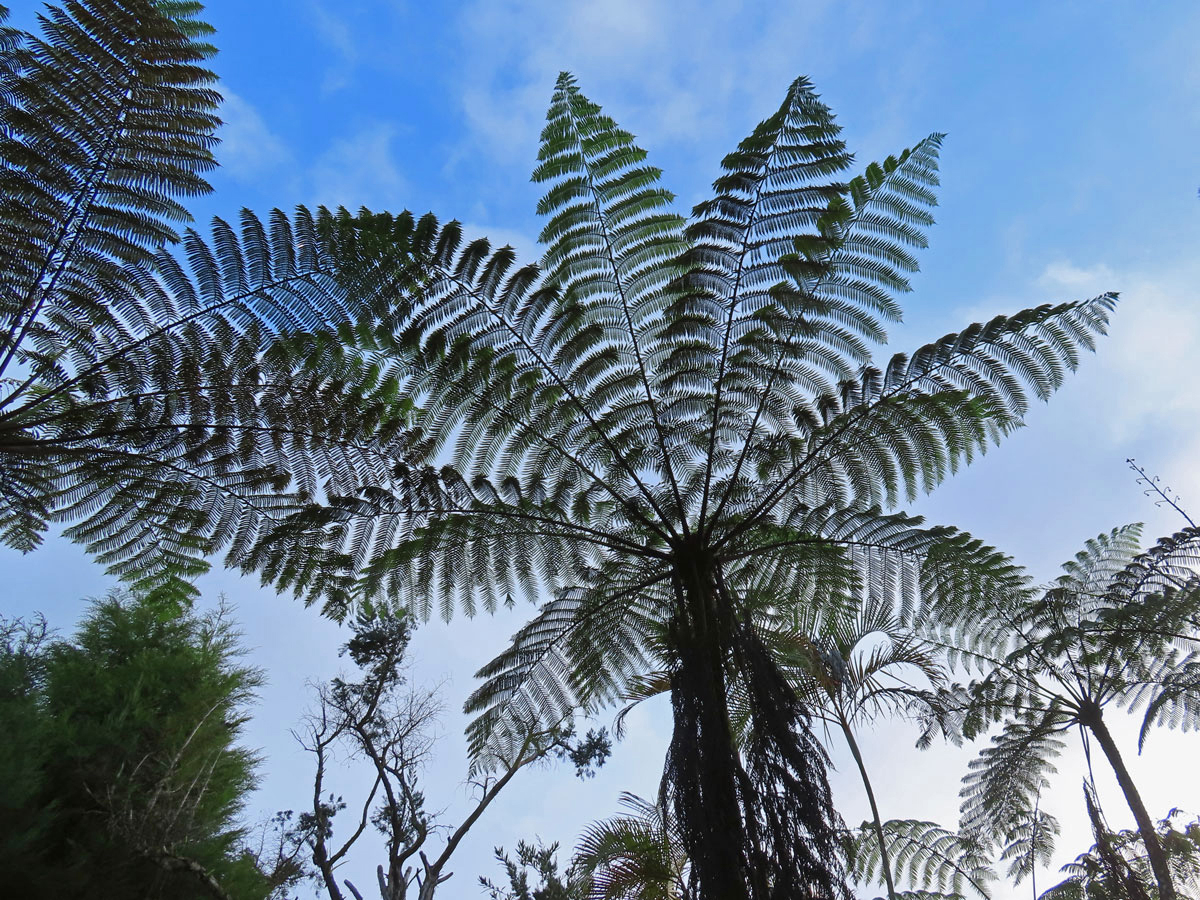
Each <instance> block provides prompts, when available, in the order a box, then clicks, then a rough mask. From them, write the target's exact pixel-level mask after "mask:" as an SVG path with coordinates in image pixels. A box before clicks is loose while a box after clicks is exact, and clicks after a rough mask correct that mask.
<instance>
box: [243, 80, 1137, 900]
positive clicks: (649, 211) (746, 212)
mask: <svg viewBox="0 0 1200 900" xmlns="http://www.w3.org/2000/svg"><path fill="white" fill-rule="evenodd" d="M940 146H941V136H940V135H932V136H930V137H928V138H925V139H924V140H921V141H919V142H917V143H916V144H915V145H914V146H913V147H911V148H910V149H908V150H905V151H903V152H901V153H899V154H897V155H896V156H893V157H889V158H887V159H885V160H883V161H882V162H879V163H872V164H870V165H868V166H866V167H865V169H863V170H861V172H860V174H857V175H854V174H852V170H853V165H854V161H853V158H852V156H851V154H850V153H849V151H848V150H847V148H846V146H845V144H844V142H843V141H842V138H841V136H840V131H839V128H838V125H837V123H836V122H835V120H834V117H833V115H832V113H831V112H830V110H829V109H828V108H827V107H826V106H825V105H824V104H823V103H822V102H821V100H820V98H819V97H818V96H817V94H816V92H815V91H814V90H813V87H812V85H811V84H810V83H809V82H808V81H807V80H806V79H803V78H801V79H798V80H797V81H796V82H795V83H793V84H792V85H791V86H790V87H789V88H788V90H787V92H786V95H785V97H784V99H783V102H782V104H781V105H780V107H779V109H778V111H776V112H775V113H773V114H772V115H771V116H770V117H769V118H767V119H766V120H765V121H763V122H762V123H761V124H760V125H759V126H758V127H757V128H755V129H754V131H753V133H752V134H751V135H750V136H749V137H748V138H747V139H746V140H745V141H743V142H742V143H741V144H740V145H739V147H738V148H737V149H736V150H735V151H734V152H733V153H731V154H730V155H729V156H727V157H726V158H725V160H724V161H723V163H722V168H721V174H720V176H719V177H718V179H717V180H716V182H715V186H714V187H715V192H714V196H713V198H712V199H711V200H708V201H706V202H704V203H701V204H700V205H698V206H697V207H696V208H695V210H693V213H692V216H691V217H690V219H685V218H684V217H683V216H681V215H679V214H678V213H677V212H676V211H675V209H674V206H673V202H672V201H673V196H672V194H671V193H670V192H668V191H667V190H666V189H665V188H664V187H663V186H662V185H661V182H660V172H659V170H658V169H657V168H655V167H653V166H651V165H650V164H649V163H648V162H647V155H646V153H645V151H643V150H642V149H641V148H639V147H638V146H637V145H636V143H635V142H634V138H633V136H632V135H631V134H630V133H629V132H627V131H625V130H623V129H621V128H620V127H619V126H618V125H617V124H616V123H615V122H614V121H613V120H612V119H611V118H609V117H608V116H606V115H605V114H604V113H603V112H602V111H601V109H600V108H599V107H598V106H597V105H596V104H594V103H592V102H591V101H590V100H588V99H587V98H586V97H584V96H583V94H582V93H581V92H580V91H579V88H578V87H577V85H576V84H575V82H574V80H573V79H572V78H571V77H570V76H567V75H564V76H562V77H561V78H560V80H559V82H558V86H557V88H556V90H555V92H554V96H553V99H552V101H551V107H550V111H549V115H548V121H547V125H546V128H545V131H544V132H543V135H542V145H541V150H540V152H539V157H538V165H537V168H536V169H535V171H534V176H533V177H534V181H535V182H537V183H539V184H541V185H544V187H545V194H544V196H543V198H542V200H541V202H540V203H539V205H538V211H539V213H541V214H542V215H544V216H545V221H546V225H545V228H544V229H543V231H542V233H541V236H540V238H541V242H542V244H543V245H544V247H545V252H544V255H543V256H542V259H541V262H540V263H539V264H537V265H533V264H526V265H520V264H519V263H518V262H517V260H516V257H515V254H514V252H513V251H512V249H511V248H508V247H504V248H501V249H498V250H493V249H492V247H491V246H490V245H489V244H488V242H487V241H486V240H474V241H464V240H463V239H462V236H461V231H460V229H459V227H458V226H457V224H454V223H450V224H448V225H445V226H444V227H442V229H441V231H440V234H439V235H438V238H437V240H436V241H430V242H429V250H428V252H426V251H418V255H419V257H420V259H421V261H422V271H423V281H422V283H421V284H420V286H419V289H418V290H406V291H401V292H398V293H397V294H396V295H395V307H396V310H397V318H396V321H395V322H394V323H390V326H389V328H387V329H376V333H375V334H374V335H373V336H372V338H371V342H370V344H369V345H367V344H363V345H361V346H360V353H361V355H362V357H363V358H364V359H366V360H372V361H373V362H376V363H377V364H378V365H380V366H386V365H391V366H392V367H393V368H392V370H393V371H394V372H395V374H396V378H397V380H398V382H399V384H400V386H401V390H402V391H403V392H404V393H406V394H407V395H408V396H409V397H411V399H412V401H413V403H414V405H415V411H414V417H413V427H414V429H416V430H417V432H418V433H419V435H420V437H421V439H422V440H423V442H424V443H423V445H422V446H423V448H424V449H426V450H428V452H429V453H430V454H431V456H430V457H429V460H428V465H427V466H425V467H420V466H406V467H404V468H402V469H397V470H396V474H397V475H398V476H400V478H399V479H398V480H397V482H396V483H395V484H393V485H391V486H390V488H389V486H387V485H379V486H377V487H376V488H374V489H372V490H371V491H369V492H360V493H357V494H353V495H345V496H341V497H333V498H331V502H328V503H324V504H314V505H313V506H312V507H310V508H309V509H308V510H306V511H304V512H302V513H300V514H297V515H295V516H293V517H291V518H290V519H289V520H288V521H287V522H286V523H284V525H282V526H281V527H280V528H278V529H277V530H276V531H275V532H274V533H272V534H270V535H268V536H267V538H266V540H264V541H263V542H261V543H260V544H259V546H258V548H257V550H256V552H255V556H254V557H253V559H251V560H250V561H249V562H250V564H252V565H255V566H258V567H260V568H261V569H262V570H263V571H265V572H266V573H267V575H268V577H271V578H273V579H274V580H275V581H276V583H278V584H280V585H282V586H288V587H291V588H293V589H294V590H296V591H297V592H299V593H301V594H305V595H308V596H313V597H324V598H328V597H334V598H336V599H344V600H353V599H354V598H356V597H374V596H378V595H386V596H390V597H391V598H393V599H394V600H395V602H397V603H399V604H401V605H403V606H405V607H407V608H410V609H412V610H414V611H415V612H416V613H418V614H421V615H429V614H430V613H431V612H432V611H433V610H434V609H438V610H440V612H441V614H442V615H443V616H446V617H449V616H451V615H452V614H453V612H454V610H455V609H456V608H460V609H461V610H462V611H463V612H465V613H467V614H471V613H474V612H475V611H476V610H477V609H478V608H479V607H482V608H484V609H487V610H491V609H493V608H495V607H496V606H497V605H498V604H502V603H504V604H508V603H512V602H515V598H516V597H517V596H522V597H526V598H528V599H531V600H537V601H539V602H545V605H544V606H543V607H542V609H541V611H540V612H539V613H538V614H537V615H536V616H535V617H534V618H533V619H532V620H531V621H530V622H529V623H528V625H526V626H525V627H524V628H522V629H521V631H520V632H518V634H517V635H516V636H515V637H514V639H513V642H512V646H511V647H510V649H508V650H506V651H505V652H504V653H502V654H501V655H500V656H499V657H497V658H496V659H495V660H494V661H493V662H492V663H490V664H488V665H487V666H486V667H484V669H483V670H482V671H481V672H480V674H481V676H482V677H483V679H484V683H483V685H482V687H481V688H480V689H479V690H478V691H477V692H476V694H475V695H474V696H473V697H472V698H471V700H470V701H469V703H468V709H469V711H471V712H474V713H476V714H477V718H476V719H475V721H474V723H473V724H472V725H471V726H470V729H469V737H470V742H471V745H472V748H473V751H474V753H475V754H476V756H477V758H478V759H479V760H480V761H481V763H483V764H486V762H487V760H489V759H491V758H503V757H504V756H505V748H506V747H509V748H511V745H512V744H513V742H514V741H517V740H519V739H520V735H522V734H525V733H528V731H529V729H530V728H531V727H536V726H537V724H538V723H543V724H544V723H553V722H557V721H561V720H562V718H563V717H564V716H565V715H569V714H571V713H572V712H574V711H577V710H587V711H594V710H596V709H598V708H599V707H601V706H604V705H606V704H609V703H612V702H614V701H617V700H618V699H620V698H622V697H624V696H626V695H628V694H630V692H631V691H632V690H633V689H634V688H635V687H636V686H637V684H638V680H639V679H641V678H644V677H647V676H649V675H650V674H651V673H655V672H660V673H666V677H667V681H668V683H669V688H670V692H671V705H672V710H673V715H674V734H673V738H672V741H671V745H670V750H669V755H668V759H667V766H666V772H665V776H664V778H665V785H664V787H665V794H666V796H667V797H668V799H669V802H670V803H671V804H672V811H673V816H674V821H675V823H676V827H677V829H678V832H679V835H680V839H681V842H682V845H683V848H684V850H685V852H686V854H687V856H688V858H689V859H690V860H691V865H690V868H689V872H688V878H689V885H690V887H689V889H690V890H692V891H693V892H694V893H695V895H696V896H703V897H721V898H723V900H737V898H750V897H753V898H755V900H765V898H768V897H770V898H793V897H805V898H813V897H844V896H846V893H847V889H846V887H845V884H844V872H845V866H844V861H843V859H842V857H841V855H840V853H839V852H838V850H837V848H838V847H840V843H839V842H838V840H837V835H838V829H839V827H840V826H839V823H838V821H837V818H836V816H835V814H834V813H833V811H832V808H831V805H830V803H829V798H828V788H827V786H826V778H825V765H826V763H825V758H824V754H823V751H822V749H821V747H820V745H819V743H818V742H817V741H816V740H815V738H814V737H813V734H812V732H811V730H810V727H809V714H808V711H807V710H806V708H805V706H804V704H803V703H802V702H801V700H800V699H799V698H798V696H797V694H796V691H795V688H794V687H793V686H792V685H791V684H790V683H789V681H788V679H787V678H786V677H785V673H784V672H783V669H782V665H781V661H780V659H779V658H778V655H777V651H776V649H775V648H774V646H773V644H772V642H771V640H770V639H769V636H770V634H772V633H773V632H775V631H777V630H779V629H780V628H781V627H783V626H787V625H788V623H790V622H793V621H794V620H798V619H802V620H803V621H804V622H811V621H813V620H814V618H815V619H818V620H819V619H820V618H821V617H822V616H838V615H840V614H842V612H844V611H845V610H846V608H847V607H850V608H852V609H856V608H858V606H859V604H860V601H861V600H862V598H864V597H865V596H867V595H870V596H871V597H873V598H874V599H875V600H876V601H877V602H879V603H881V604H883V605H884V606H885V607H887V608H888V609H890V610H891V611H892V612H893V613H894V614H895V616H896V617H897V619H898V621H900V622H901V624H904V623H908V622H911V621H913V619H914V618H920V619H921V620H922V621H924V622H932V623H937V624H940V625H942V626H944V627H946V628H953V627H954V626H955V625H956V624H958V623H961V622H962V621H963V620H964V619H967V618H969V617H970V616H972V615H973V614H974V611H975V610H977V609H978V608H979V607H981V606H986V605H987V604H992V603H999V602H1001V600H1002V599H1003V598H1008V597H1011V595H1013V593H1014V592H1020V591H1022V590H1024V579H1023V577H1022V576H1021V574H1020V573H1019V571H1018V570H1017V568H1016V567H1015V566H1014V565H1013V564H1012V563H1011V561H1010V560H1009V559H1008V558H1007V557H1005V556H1003V555H1001V554H1000V553H998V552H996V551H995V550H993V549H992V548H990V547H987V546H986V545H984V544H983V543H982V542H980V541H978V540H976V539H975V538H973V537H971V536H970V535H967V534H964V533H962V532H959V531H957V530H955V529H953V528H948V527H942V526H929V525H926V524H925V523H923V522H922V521H921V520H920V519H918V518H915V517H912V516H908V515H905V514H903V513H900V512H896V511H895V507H896V506H898V505H899V504H901V503H902V502H904V501H906V500H909V499H912V498H915V497H916V496H917V495H918V494H919V493H920V492H921V491H923V490H930V489H932V488H934V487H936V486H937V485H938V484H939V483H940V482H941V481H942V480H943V479H945V478H946V477H947V476H948V475H950V474H951V473H952V472H954V471H955V470H956V469H957V468H958V467H959V466H961V465H963V464H965V463H967V462H969V461H970V460H971V459H973V458H974V457H975V456H976V455H977V454H980V453H982V452H983V451H984V450H985V449H986V448H987V447H988V446H989V445H990V444H991V443H992V442H994V441H996V440H999V439H1000V438H1002V437H1003V436H1004V435H1006V434H1008V433H1009V432H1010V431H1012V430H1013V429H1014V428H1016V427H1017V426H1019V425H1020V423H1021V421H1022V416H1023V415H1024V413H1025V411H1026V409H1027V407H1028V404H1029V402H1030V400H1031V399H1032V398H1038V399H1044V398H1046V397H1048V396H1049V395H1050V394H1051V393H1052V392H1053V391H1054V390H1055V389H1056V388H1057V387H1058V386H1059V385H1060V384H1061V383H1062V381H1063V379H1064V378H1065V376H1066V374H1067V372H1068V371H1070V370H1071V369H1073V368H1075V366H1076V364H1077V363H1078V361H1079V355H1080V352H1081V350H1084V349H1088V348H1090V347H1091V346H1092V342H1093V339H1094V338H1095V336H1096V335H1097V334H1100V333H1102V332H1103V331H1104V328H1105V326H1106V323H1107V317H1108V313H1109V311H1110V310H1111V309H1112V308H1113V305H1114V303H1115V298H1114V297H1113V296H1112V295H1104V296H1101V297H1097V298H1095V299H1091V300H1082V301H1075V302H1066V303H1062V304H1058V305H1052V306H1051V305H1048V306H1041V307H1037V308H1033V309H1028V310H1024V311H1022V312H1018V313H1016V314H1014V315H1011V316H997V317H996V318H994V319H992V320H991V321H989V322H986V323H982V324H976V325H970V326H968V327H967V328H966V329H964V330H963V331H961V332H957V333H953V334H948V335H946V336H945V337H942V338H940V339H938V340H936V341H934V342H933V343H930V344H927V345H925V346H923V347H919V348H917V349H916V350H914V351H912V352H910V353H898V354H895V355H893V356H891V357H886V358H883V359H879V360H877V359H876V358H875V353H876V351H877V350H878V348H879V347H880V346H881V345H882V344H883V343H884V342H885V341H886V338H887V328H888V326H889V325H890V324H892V323H894V322H897V321H898V320H899V319H900V315H901V307H900V304H899V302H898V299H897V298H898V297H899V296H900V295H902V294H903V293H905V292H907V291H908V290H909V281H908V277H909V275H910V274H911V273H912V272H914V271H915V270H916V268H917V262H916V259H915V255H914V254H915V252H916V251H917V250H918V249H919V248H921V247H923V246H924V245H925V242H926V239H925V230H926V228H927V226H928V225H930V224H931V222H932V216H931V213H930V209H931V207H932V206H933V205H934V203H935V194H934V189H935V187H936V184H937V157H938V152H939V149H940ZM393 227H394V226H393V223H392V221H391V220H390V218H389V217H387V216H370V215H366V214H364V215H362V216H361V217H360V219H359V221H358V223H357V229H356V231H355V233H354V234H353V235H352V236H349V237H347V238H346V239H345V241H344V244H343V246H344V247H345V248H350V247H353V250H352V252H351V253H350V257H349V259H348V262H349V263H350V264H352V265H353V266H355V267H356V268H360V267H362V266H363V265H364V264H365V265H366V266H367V267H368V268H372V267H377V266H380V265H383V262H384V261H385V260H386V258H387V257H388V255H389V254H390V253H391V252H392V251H391V250H390V249H389V240H388V235H389V232H390V229H391V228H393ZM410 246H411V245H409V244H404V245H403V246H402V247H401V249H402V250H403V251H404V252H405V253H407V252H408V251H409V248H410ZM391 326H394V327H391ZM446 463H449V465H446ZM414 483H416V484H419V485H420V486H421V488H422V490H423V493H422V494H421V495H420V496H414V494H413V493H412V491H411V490H410V489H409V488H410V486H411V485H413V484H414ZM385 488H387V489H385ZM295 573H301V576H300V577H297V576H296V575H295ZM547 598H548V600H547ZM734 686H737V689H738V690H740V691H742V692H744V694H745V698H746V704H747V709H748V710H749V719H748V723H747V727H746V729H745V740H744V742H741V743H740V744H739V741H740V739H741V736H740V735H735V729H734V726H733V724H732V723H731V713H730V707H729V696H730V693H731V691H733V690H734Z"/></svg>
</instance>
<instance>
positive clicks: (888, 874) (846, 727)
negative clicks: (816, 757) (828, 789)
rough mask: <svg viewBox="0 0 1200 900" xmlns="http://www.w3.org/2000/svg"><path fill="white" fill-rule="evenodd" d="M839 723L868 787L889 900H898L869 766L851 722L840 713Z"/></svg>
mask: <svg viewBox="0 0 1200 900" xmlns="http://www.w3.org/2000/svg"><path fill="white" fill-rule="evenodd" d="M838 723H839V724H840V725H841V726H842V734H844V735H845V736H846V743H847V744H849V745H850V753H851V754H852V755H853V756H854V761H855V762H856V763H858V773H859V774H860V775H861V776H862V782H863V787H864V788H866V789H867V800H868V802H870V804H871V816H872V817H873V818H874V820H875V837H876V838H877V839H878V840H879V862H880V868H882V869H883V880H884V881H885V882H887V889H888V897H889V900H896V884H895V882H894V881H893V880H892V863H891V860H890V859H889V858H888V851H887V841H886V840H885V839H884V837H883V820H882V819H881V818H880V817H879V805H878V804H877V803H876V802H875V791H874V789H873V788H872V787H871V779H870V778H869V777H867V766H866V763H864V762H863V758H862V753H860V752H859V749H858V741H856V740H855V739H854V732H853V731H852V730H851V728H850V723H849V722H847V721H846V718H845V716H842V715H841V714H840V713H839V715H838Z"/></svg>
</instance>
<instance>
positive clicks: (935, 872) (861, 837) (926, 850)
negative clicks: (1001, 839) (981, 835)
mask: <svg viewBox="0 0 1200 900" xmlns="http://www.w3.org/2000/svg"><path fill="white" fill-rule="evenodd" d="M883 831H884V837H885V840H886V841H887V847H888V857H889V859H890V860H891V862H892V865H893V866H894V868H895V874H896V876H897V877H898V878H901V879H903V881H904V882H906V883H907V884H908V885H910V886H911V888H912V890H911V891H904V892H898V893H897V896H910V895H928V896H936V897H944V898H950V897H955V898H966V897H967V896H978V897H983V898H985V900H986V898H987V897H989V896H990V894H989V891H990V889H991V885H992V882H994V881H995V880H996V874H995V873H994V872H993V871H992V869H991V859H990V858H989V857H988V855H987V853H986V852H985V851H984V848H983V847H982V846H981V845H980V844H979V843H977V842H976V841H975V840H973V839H971V838H968V837H963V836H962V835H960V834H957V833H955V832H953V831H948V830H946V829H945V828H942V827H941V826H940V825H938V824H936V823H934V822H921V821H917V820H913V819H893V820H891V821H889V822H884V823H883ZM853 841H854V853H853V854H852V857H851V858H852V859H853V860H854V877H855V880H856V881H858V882H860V883H863V882H866V883H878V882H879V881H880V863H881V856H880V851H879V845H878V844H877V843H876V840H875V834H874V828H873V826H872V825H871V823H869V822H864V823H863V825H862V826H861V827H860V828H858V829H856V830H855V831H854V834H853Z"/></svg>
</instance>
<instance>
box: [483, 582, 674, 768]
mask: <svg viewBox="0 0 1200 900" xmlns="http://www.w3.org/2000/svg"><path fill="white" fill-rule="evenodd" d="M662 580H663V577H662V576H659V575H656V574H655V573H654V572H653V571H650V572H649V573H645V572H643V573H638V572H628V573H601V572H597V573H596V575H595V579H594V584H593V585H591V586H589V587H586V588H575V589H573V590H564V591H563V592H562V593H561V594H560V596H558V597H557V598H555V599H554V600H551V601H550V602H549V603H547V604H546V605H545V606H544V607H543V608H542V610H541V612H540V613H539V614H538V615H537V616H536V617H535V618H533V619H532V620H530V622H529V623H527V624H526V625H525V626H524V627H522V629H521V630H520V631H519V632H517V634H516V635H514V637H513V640H512V644H511V646H510V647H509V648H508V649H507V650H506V651H504V652H503V653H501V654H500V655H499V656H497V657H496V658H495V659H494V660H492V661H491V662H490V663H488V664H487V665H486V666H484V667H483V668H482V669H480V671H479V672H478V673H476V674H477V677H479V678H481V679H483V683H482V684H481V685H480V686H479V687H478V688H477V689H476V691H475V692H474V693H473V694H472V695H471V697H470V698H469V699H468V700H467V703H466V706H465V711H466V712H468V713H477V716H476V718H475V719H474V720H472V722H471V723H470V725H469V726H468V728H467V737H468V743H469V745H470V747H471V752H472V754H473V756H475V757H476V758H483V759H484V760H485V764H486V760H489V759H491V758H493V757H495V758H502V756H503V749H504V748H505V747H507V746H508V745H509V744H511V743H512V742H513V741H516V740H519V739H520V738H521V736H522V735H523V734H524V733H525V732H527V731H528V730H529V729H530V728H532V727H534V726H539V727H545V726H546V725H547V724H553V723H554V722H557V721H560V720H561V719H563V718H566V717H569V716H571V715H572V714H573V713H574V712H575V711H576V710H581V709H582V710H584V711H589V712H592V711H595V710H596V709H597V708H598V707H600V706H601V705H604V704H606V703H611V702H613V701H614V700H616V699H617V698H618V697H620V696H623V695H624V694H625V693H627V686H628V684H629V683H630V681H631V679H633V678H634V677H635V676H637V675H639V674H641V673H643V672H645V671H646V670H647V669H649V668H651V667H652V666H653V664H654V662H656V661H661V656H659V657H657V659H656V654H655V651H656V650H658V651H659V652H661V643H660V641H658V640H656V638H658V637H659V634H657V633H656V632H660V631H661V630H662V629H663V628H664V625H663V623H661V622H658V621H656V620H655V617H656V616H657V615H658V612H657V611H658V610H659V609H661V606H662V598H661V594H662V591H663V588H662V586H661V584H660V582H661V581H662Z"/></svg>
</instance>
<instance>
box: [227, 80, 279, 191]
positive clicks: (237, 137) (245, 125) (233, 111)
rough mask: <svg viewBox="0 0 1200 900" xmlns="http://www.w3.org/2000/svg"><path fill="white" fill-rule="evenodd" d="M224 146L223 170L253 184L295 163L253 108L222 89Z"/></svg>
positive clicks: (235, 95)
mask: <svg viewBox="0 0 1200 900" xmlns="http://www.w3.org/2000/svg"><path fill="white" fill-rule="evenodd" d="M221 94H222V96H223V97H224V101H223V102H222V103H221V119H222V120H223V121H224V124H223V125H222V126H221V131H220V137H221V146H220V149H219V150H218V154H219V159H220V161H221V166H222V168H224V169H226V170H227V171H228V172H229V173H230V174H231V175H233V177H234V178H237V179H239V180H241V181H249V180H252V179H256V178H258V177H259V176H261V175H263V174H265V173H270V172H276V171H278V170H279V169H280V168H283V167H287V166H289V165H292V164H293V163H294V160H293V158H292V153H291V151H290V150H289V149H288V147H287V145H286V144H285V143H284V142H283V141H282V140H281V139H280V138H279V137H278V136H277V135H276V134H275V133H274V132H273V131H271V128H270V126H268V125H267V123H266V121H264V119H263V117H262V116H261V115H260V114H259V112H258V110H257V109H255V108H254V106H253V105H251V104H250V103H248V102H246V101H245V100H244V99H242V97H240V96H239V95H237V94H235V93H234V92H233V91H231V90H229V88H227V87H224V86H222V87H221Z"/></svg>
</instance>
